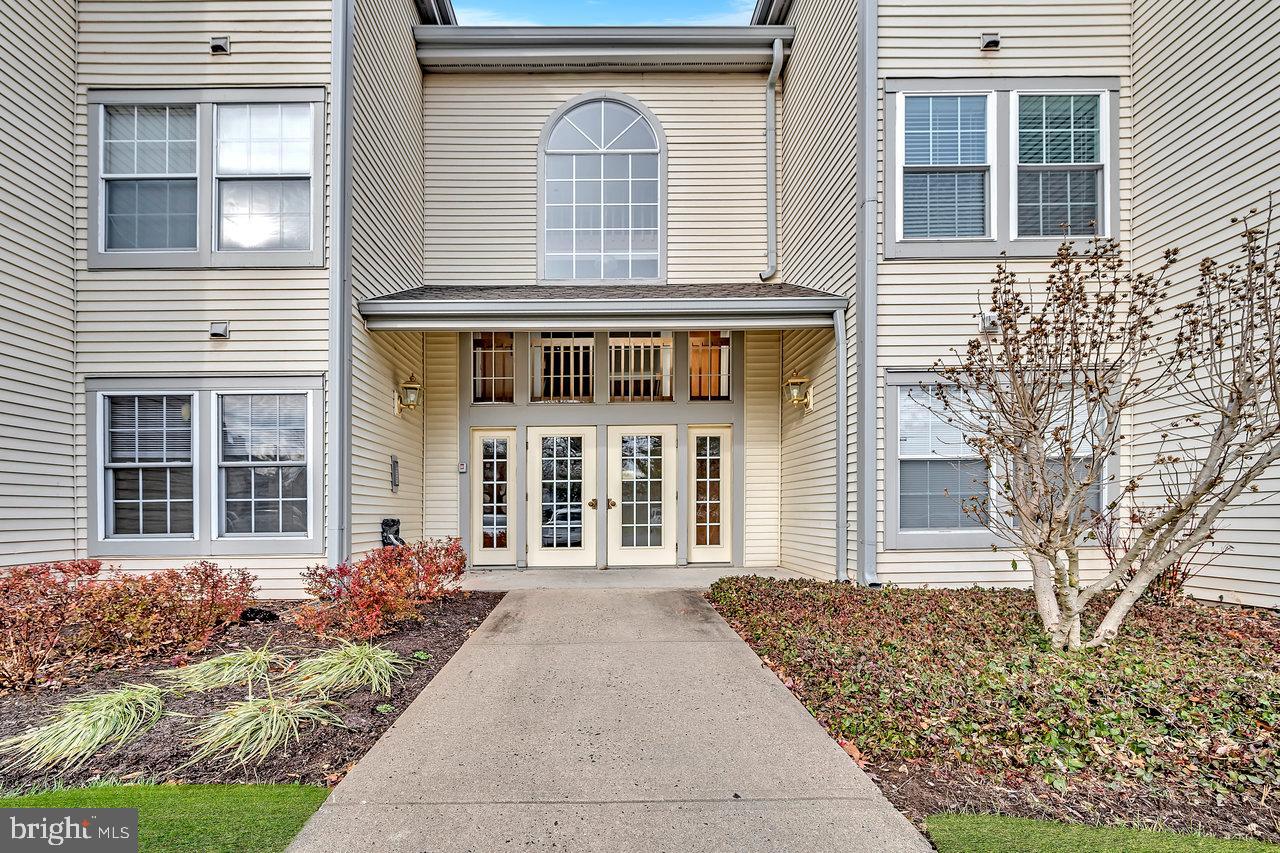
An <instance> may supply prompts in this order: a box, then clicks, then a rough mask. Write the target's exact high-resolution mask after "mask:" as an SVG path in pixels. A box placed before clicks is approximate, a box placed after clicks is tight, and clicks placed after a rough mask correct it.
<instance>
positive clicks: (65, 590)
mask: <svg viewBox="0 0 1280 853" xmlns="http://www.w3.org/2000/svg"><path fill="white" fill-rule="evenodd" d="M101 571H102V563H101V562H100V561H98V560H71V561H67V562H62V563H46V564H42V565H34V566H13V567H10V568H5V569H0V686H15V685H22V684H31V683H37V682H45V681H49V680H50V679H52V678H56V677H57V676H58V675H59V674H60V673H61V672H62V671H63V670H64V669H66V668H67V667H69V666H73V665H74V666H83V665H87V664H88V663H90V660H91V658H92V660H93V661H94V662H96V663H102V662H103V661H105V660H111V659H114V658H119V657H137V656H140V655H145V654H149V653H151V652H154V651H156V650H158V649H161V648H164V647H166V646H171V645H179V644H180V645H181V646H182V647H183V648H184V649H187V650H190V651H195V650H197V649H200V648H203V647H204V646H205V645H206V644H207V643H208V642H209V639H210V638H211V637H212V635H213V633H214V631H216V630H217V629H218V628H219V627H220V626H221V625H223V624H226V623H228V622H233V621H235V620H236V619H238V618H240V612H241V611H242V610H243V609H244V608H245V606H246V605H247V604H248V603H249V599H250V596H251V595H252V593H253V579H252V577H250V575H249V574H248V573H247V572H245V571H243V570H241V569H233V570H230V571H224V570H222V569H219V568H218V567H217V566H216V565H215V564H213V563H193V564H192V565H190V566H187V567H186V568H184V569H181V570H174V569H168V570H166V571H162V572H154V573H151V574H146V575H141V574H139V575H121V574H116V575H113V576H111V577H103V576H101V574H100V573H101Z"/></svg>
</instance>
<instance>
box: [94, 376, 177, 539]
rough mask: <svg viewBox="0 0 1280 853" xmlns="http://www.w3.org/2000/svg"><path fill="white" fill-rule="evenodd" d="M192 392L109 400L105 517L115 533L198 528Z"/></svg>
mask: <svg viewBox="0 0 1280 853" xmlns="http://www.w3.org/2000/svg"><path fill="white" fill-rule="evenodd" d="M191 401H192V397H191V395H190V394H146V395H143V394H112V395H110V396H107V397H105V398H104V399H103V406H104V407H105V409H106V412H105V423H106V430H105V436H104V437H105V439H106V441H105V445H106V456H105V459H104V461H103V478H104V484H105V502H104V509H105V513H104V521H105V527H106V529H107V531H108V533H109V535H111V536H116V537H130V536H164V537H170V536H173V537H188V538H190V537H191V536H192V534H193V533H194V530H195V527H194V505H195V504H194V494H193V477H194V467H193V462H194V458H193V456H192V441H191V414H192V411H191V409H192V405H191Z"/></svg>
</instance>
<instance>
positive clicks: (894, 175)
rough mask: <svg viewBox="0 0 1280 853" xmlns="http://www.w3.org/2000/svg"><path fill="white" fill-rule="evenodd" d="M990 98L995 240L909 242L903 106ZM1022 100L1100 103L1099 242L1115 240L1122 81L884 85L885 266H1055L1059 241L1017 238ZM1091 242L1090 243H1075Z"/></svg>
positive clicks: (908, 81)
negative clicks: (927, 262)
mask: <svg viewBox="0 0 1280 853" xmlns="http://www.w3.org/2000/svg"><path fill="white" fill-rule="evenodd" d="M978 94H988V95H990V96H991V97H992V98H993V99H994V101H995V108H994V116H995V126H994V127H990V126H989V127H988V128H987V132H988V138H989V139H990V140H992V142H993V147H992V148H991V150H988V152H987V162H988V166H989V177H988V180H989V184H988V187H989V199H988V210H989V214H988V215H989V218H990V221H989V223H988V232H989V234H988V236H987V237H984V238H976V237H974V238H967V237H964V238H943V239H940V238H928V237H920V238H903V237H902V236H901V231H902V199H901V194H902V168H903V159H904V158H903V147H902V146H903V135H902V119H903V112H904V111H903V109H902V103H903V99H904V98H905V97H906V96H907V95H978ZM1017 94H1025V95H1042V94H1059V95H1062V94H1078V95H1095V94H1096V95H1099V96H1101V99H1102V103H1101V106H1100V115H1101V125H1102V127H1101V133H1100V144H1101V146H1102V177H1101V180H1102V190H1101V192H1100V193H1099V203H1100V205H1101V207H1102V217H1101V219H1102V221H1101V223H1100V227H1099V229H1098V230H1099V234H1100V235H1101V236H1104V237H1115V236H1117V235H1118V234H1119V230H1120V223H1119V215H1120V181H1119V155H1118V152H1119V148H1120V130H1119V125H1120V78H1118V77H1087V76H1083V77H990V78H984V77H955V78H926V77H913V78H889V79H886V80H885V81H884V116H885V118H884V143H883V148H884V154H883V156H884V161H883V162H884V184H885V188H884V216H885V219H884V246H883V251H884V259H885V260H916V259H931V258H947V259H964V258H998V257H1000V256H1001V255H1002V254H1003V255H1005V256H1007V257H1011V258H1051V257H1053V256H1054V255H1055V254H1057V251H1058V246H1059V245H1061V243H1062V239H1061V238H1059V237H1051V238H1046V237H1019V236H1018V235H1017V188H1018V186H1017V178H1018V162H1017V160H1018V158H1017V150H1018V149H1017V143H1016V138H1017V132H1018V128H1017V115H1016V112H1015V111H1014V108H1013V107H1014V103H1015V102H1016V95H1017ZM1074 239H1077V240H1087V239H1088V238H1074Z"/></svg>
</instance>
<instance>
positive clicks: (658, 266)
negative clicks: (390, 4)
mask: <svg viewBox="0 0 1280 853" xmlns="http://www.w3.org/2000/svg"><path fill="white" fill-rule="evenodd" d="M542 152H543V153H542V156H543V163H542V180H543V188H542V203H543V209H542V211H541V227H542V244H541V245H542V257H541V259H540V264H541V266H540V270H541V272H540V277H541V278H542V279H545V280H581V281H599V280H609V279H613V280H617V279H630V280H635V279H647V280H650V281H656V280H658V279H659V278H661V274H662V273H661V271H662V255H663V241H664V236H663V234H662V219H663V217H662V207H663V202H662V199H663V188H662V186H661V183H662V173H663V169H662V157H663V150H662V137H661V129H660V128H659V127H658V125H657V122H656V121H655V120H653V119H651V118H650V117H648V116H647V115H646V114H645V111H644V109H643V107H641V106H639V104H635V103H633V102H628V101H626V100H623V99H621V98H620V97H619V96H615V95H608V94H599V95H589V96H585V97H583V98H581V99H579V100H578V101H575V102H571V103H570V104H568V105H567V106H566V107H565V108H562V109H561V110H560V112H558V113H557V114H556V115H555V116H553V117H552V119H551V121H550V122H549V123H548V126H547V128H546V129H545V130H544V132H543V136H542Z"/></svg>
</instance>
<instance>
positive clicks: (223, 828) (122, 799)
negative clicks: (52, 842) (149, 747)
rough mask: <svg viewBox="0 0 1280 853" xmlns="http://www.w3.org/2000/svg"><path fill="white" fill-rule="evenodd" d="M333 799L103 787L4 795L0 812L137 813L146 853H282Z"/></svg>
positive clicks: (267, 790) (261, 790)
mask: <svg viewBox="0 0 1280 853" xmlns="http://www.w3.org/2000/svg"><path fill="white" fill-rule="evenodd" d="M328 794H329V789H328V788H325V787H322V786H318V785H103V786H96V787H92V788H71V789H58V790H53V791H45V792H42V793H37V794H28V795H24V796H19V797H0V808H63V809H67V808H102V809H108V808H128V809H137V810H138V844H139V849H141V850H143V851H146V853H277V851H281V850H284V849H285V848H286V847H288V846H289V842H290V841H292V840H293V837H294V836H295V835H297V834H298V831H299V830H300V829H302V825H303V824H304V823H306V821H307V818H309V817H310V816H311V815H312V813H313V812H315V810H316V809H318V808H319V807H320V804H321V803H323V802H324V799H325V797H326V796H328Z"/></svg>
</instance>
